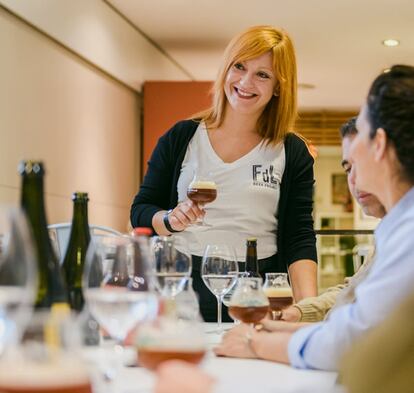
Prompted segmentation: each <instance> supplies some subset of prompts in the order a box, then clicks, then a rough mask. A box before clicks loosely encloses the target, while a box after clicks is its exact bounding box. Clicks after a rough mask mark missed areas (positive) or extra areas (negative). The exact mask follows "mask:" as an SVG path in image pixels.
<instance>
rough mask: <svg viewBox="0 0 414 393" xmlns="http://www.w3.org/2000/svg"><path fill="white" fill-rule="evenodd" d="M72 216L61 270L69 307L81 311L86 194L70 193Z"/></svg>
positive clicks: (87, 235) (87, 234) (86, 243)
mask: <svg viewBox="0 0 414 393" xmlns="http://www.w3.org/2000/svg"><path fill="white" fill-rule="evenodd" d="M72 200H73V218H72V227H71V231H70V237H69V244H68V247H67V249H66V254H65V257H64V258H63V271H64V273H65V278H66V285H67V288H68V298H69V304H70V307H71V308H72V309H73V310H76V311H81V310H82V308H83V305H84V303H85V300H84V298H83V295H82V274H83V267H84V265H85V256H86V251H87V250H88V246H89V242H90V240H91V235H90V232H89V224H88V201H89V198H88V194H87V193H86V192H75V193H73V195H72Z"/></svg>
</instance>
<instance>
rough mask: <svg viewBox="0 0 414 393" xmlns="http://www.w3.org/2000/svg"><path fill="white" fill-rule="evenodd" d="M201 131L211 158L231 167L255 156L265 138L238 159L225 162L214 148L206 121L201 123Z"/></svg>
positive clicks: (202, 139) (204, 144) (203, 142)
mask: <svg viewBox="0 0 414 393" xmlns="http://www.w3.org/2000/svg"><path fill="white" fill-rule="evenodd" d="M200 131H201V141H202V144H203V146H206V149H207V153H208V155H209V156H210V159H211V160H213V161H215V162H216V163H218V164H221V165H226V166H229V167H231V166H238V165H240V164H241V163H243V162H245V161H249V160H250V158H251V156H253V155H254V154H255V153H256V151H257V150H259V149H260V147H261V146H262V144H263V140H262V141H260V142H259V143H258V144H257V145H256V146H254V147H253V148H252V149H251V150H249V151H248V152H247V153H246V154H244V155H243V156H241V157H240V158H238V159H237V160H234V161H232V162H224V161H223V160H222V158H221V157H220V156H219V155H218V154H217V153H216V151H215V150H214V148H213V145H212V144H211V141H210V137H209V136H208V130H207V127H206V125H205V123H204V122H203V123H202V124H201V129H200Z"/></svg>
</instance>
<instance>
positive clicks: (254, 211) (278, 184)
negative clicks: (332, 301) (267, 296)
mask: <svg viewBox="0 0 414 393" xmlns="http://www.w3.org/2000/svg"><path fill="white" fill-rule="evenodd" d="M296 90H297V81H296V59H295V52H294V48H293V44H292V42H291V39H290V38H289V36H288V35H287V34H286V33H285V32H284V31H283V30H280V29H276V28H274V27H272V26H255V27H251V28H249V29H247V30H246V31H244V32H242V33H240V34H239V35H237V36H236V37H234V38H233V40H232V41H231V42H230V43H229V45H228V46H227V48H226V51H225V53H224V56H223V62H222V65H221V68H220V70H219V74H218V77H217V80H216V81H215V84H214V88H213V96H214V97H213V105H212V107H211V108H209V109H207V110H206V111H204V112H203V113H201V114H198V115H196V116H195V117H194V118H193V119H190V120H186V121H182V122H179V123H177V124H176V125H175V126H174V127H173V128H172V129H171V130H170V131H168V132H167V133H166V134H165V135H164V136H162V137H161V138H160V140H159V142H158V144H157V146H156V148H155V150H154V152H153V154H152V157H151V159H150V161H149V164H148V171H147V174H146V176H145V178H144V181H143V183H142V185H141V188H140V191H139V193H138V194H137V196H136V197H135V200H134V202H133V205H132V208H131V222H132V225H133V226H152V227H153V228H154V230H155V231H156V232H157V233H158V234H160V235H170V234H172V233H174V235H175V236H176V237H180V238H182V239H183V240H185V241H186V243H187V244H191V249H190V248H188V249H187V250H186V251H187V252H191V254H192V255H193V272H192V276H193V286H194V289H195V290H196V291H197V292H198V294H199V296H200V309H201V313H202V315H203V317H204V319H205V320H207V321H214V320H215V318H216V310H215V304H216V301H215V298H214V297H213V296H212V295H211V294H210V292H209V290H208V289H207V288H206V287H205V285H204V284H203V282H202V280H201V277H200V261H201V257H202V255H203V250H204V248H205V247H206V245H208V244H212V243H226V244H227V245H229V246H232V247H233V248H234V249H235V251H236V256H237V260H238V261H239V262H245V242H246V239H247V238H250V237H255V238H257V239H258V241H257V244H258V247H257V255H258V259H259V270H260V273H261V274H262V276H264V274H265V273H266V272H289V275H290V279H291V284H292V288H293V292H294V296H295V299H296V300H300V299H302V298H304V297H307V296H314V295H316V263H315V262H316V250H315V234H314V231H313V220H312V189H313V183H314V178H313V158H312V156H311V155H310V154H309V152H308V149H307V146H306V144H305V142H304V141H303V139H302V138H300V137H298V136H297V135H296V134H294V133H292V132H291V131H292V125H293V123H294V121H295V119H296V114H297V113H296V111H297V108H296V107H297V104H296V96H297V92H296ZM196 171H197V173H203V174H204V175H205V177H208V178H209V179H210V180H211V181H213V182H214V183H215V184H216V188H217V198H216V199H215V200H214V201H213V202H211V203H208V204H207V205H205V206H203V205H202V204H200V203H196V202H194V201H191V200H188V199H187V188H188V185H189V184H190V182H191V180H192V178H193V176H194V173H195V172H196ZM204 215H205V221H206V223H207V224H208V225H207V226H205V227H203V228H200V227H196V226H194V225H192V224H193V223H194V222H195V221H196V220H197V219H198V218H199V217H201V216H204ZM223 318H224V320H229V317H228V315H227V312H226V311H225V315H223Z"/></svg>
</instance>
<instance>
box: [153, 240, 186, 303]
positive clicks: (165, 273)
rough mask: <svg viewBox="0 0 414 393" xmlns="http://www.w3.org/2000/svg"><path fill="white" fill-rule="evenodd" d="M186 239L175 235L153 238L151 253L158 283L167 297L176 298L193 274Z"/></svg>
mask: <svg viewBox="0 0 414 393" xmlns="http://www.w3.org/2000/svg"><path fill="white" fill-rule="evenodd" d="M185 249H186V247H185V245H184V241H183V240H181V239H179V238H175V237H174V236H154V237H152V238H151V255H152V259H153V268H154V270H155V277H156V285H157V288H158V290H159V291H160V292H161V295H162V296H163V297H165V298H174V297H175V296H176V295H177V294H178V293H179V292H181V291H182V290H183V289H184V287H185V283H186V281H187V279H188V278H189V277H190V276H191V268H192V262H191V256H190V255H188V254H187V253H186V252H185V251H184V250H185Z"/></svg>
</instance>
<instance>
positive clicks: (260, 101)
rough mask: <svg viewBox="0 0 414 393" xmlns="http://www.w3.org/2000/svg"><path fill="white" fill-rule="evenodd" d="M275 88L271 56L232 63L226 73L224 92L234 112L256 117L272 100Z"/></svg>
mask: <svg viewBox="0 0 414 393" xmlns="http://www.w3.org/2000/svg"><path fill="white" fill-rule="evenodd" d="M275 86H276V79H275V75H274V74H273V55H272V53H271V52H266V53H264V54H263V55H260V56H258V57H256V58H254V59H250V60H245V61H242V62H236V63H234V64H233V65H232V66H231V67H230V69H229V71H228V72H227V76H226V80H225V82H224V92H225V94H226V97H227V101H228V103H229V105H230V107H231V108H232V109H233V110H234V111H235V112H237V113H240V114H248V115H253V116H257V117H258V116H260V114H261V113H262V111H263V109H264V108H265V106H266V105H267V103H268V102H269V101H270V99H271V98H272V96H273V93H274V90H275Z"/></svg>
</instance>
